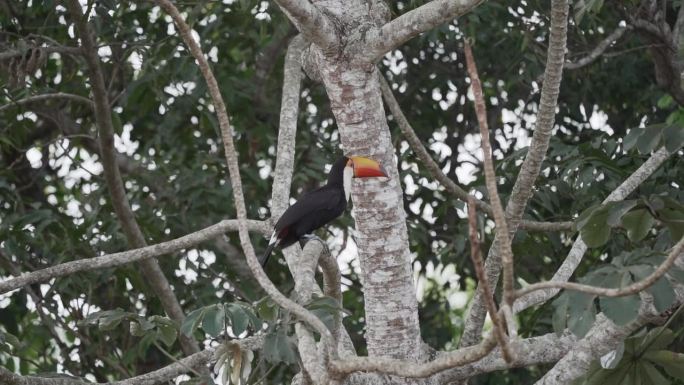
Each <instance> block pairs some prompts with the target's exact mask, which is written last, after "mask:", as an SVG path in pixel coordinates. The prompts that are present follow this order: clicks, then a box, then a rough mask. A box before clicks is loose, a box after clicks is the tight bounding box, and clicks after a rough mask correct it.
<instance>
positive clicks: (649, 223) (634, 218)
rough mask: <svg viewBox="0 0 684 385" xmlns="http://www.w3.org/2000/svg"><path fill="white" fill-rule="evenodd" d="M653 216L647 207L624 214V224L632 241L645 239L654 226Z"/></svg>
mask: <svg viewBox="0 0 684 385" xmlns="http://www.w3.org/2000/svg"><path fill="white" fill-rule="evenodd" d="M654 221H655V220H654V218H653V216H652V215H651V214H650V213H649V212H648V210H646V209H638V210H634V211H632V212H629V213H627V214H625V215H623V216H622V226H624V227H625V229H627V238H629V240H630V241H632V242H639V241H640V240H642V239H644V237H646V235H647V234H648V231H649V230H651V227H653V222H654Z"/></svg>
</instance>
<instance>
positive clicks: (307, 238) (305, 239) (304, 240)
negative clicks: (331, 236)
mask: <svg viewBox="0 0 684 385" xmlns="http://www.w3.org/2000/svg"><path fill="white" fill-rule="evenodd" d="M299 240H300V242H301V244H300V246H301V247H302V249H303V248H304V246H305V245H306V244H307V243H309V241H317V242H319V243H320V244H321V245H322V246H323V250H325V252H326V254H328V255H332V254H330V249H329V248H328V244H327V243H326V242H325V241H324V240H322V239H321V238H320V237H318V236H317V235H314V234H305V235H303V236H302V237H301V238H299Z"/></svg>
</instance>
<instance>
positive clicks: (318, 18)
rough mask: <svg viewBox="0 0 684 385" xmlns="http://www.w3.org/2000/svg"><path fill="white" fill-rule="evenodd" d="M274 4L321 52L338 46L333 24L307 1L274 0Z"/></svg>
mask: <svg viewBox="0 0 684 385" xmlns="http://www.w3.org/2000/svg"><path fill="white" fill-rule="evenodd" d="M275 2H276V3H278V5H279V6H280V8H281V9H282V10H283V12H285V14H286V15H287V17H288V18H289V19H290V20H291V21H292V22H293V23H294V24H295V26H296V27H297V29H298V30H299V31H300V32H301V33H302V35H304V37H305V38H306V40H308V41H310V42H312V43H314V44H316V45H317V46H318V47H320V48H321V49H322V50H323V52H332V51H334V50H335V49H336V48H337V47H338V46H339V37H338V35H337V31H336V30H335V27H334V25H333V23H332V22H331V21H330V19H329V18H328V16H326V15H325V14H323V12H321V11H320V10H319V9H318V8H317V7H316V6H315V5H314V4H312V3H311V2H310V1H309V0H275Z"/></svg>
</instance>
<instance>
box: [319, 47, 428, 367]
mask: <svg viewBox="0 0 684 385" xmlns="http://www.w3.org/2000/svg"><path fill="white" fill-rule="evenodd" d="M319 63H320V66H319V71H320V72H319V73H320V75H321V78H322V80H323V82H324V84H325V88H326V90H327V93H328V97H329V99H330V103H331V107H332V111H333V113H334V115H335V118H336V120H337V126H338V128H339V131H340V137H341V139H342V148H343V151H344V153H345V154H346V155H361V156H368V157H370V158H373V159H376V160H378V161H380V162H381V163H382V164H383V166H384V167H385V168H386V170H387V172H388V175H389V178H388V179H384V178H382V179H366V180H356V181H355V183H354V185H353V188H352V201H353V209H352V215H353V216H354V219H355V221H356V234H355V240H356V243H357V246H358V249H359V259H360V264H361V281H362V282H361V283H362V284H363V291H364V301H365V319H366V342H367V344H368V354H369V355H371V356H386V357H393V358H410V359H420V350H419V349H417V347H419V346H421V343H422V341H421V338H420V327H419V323H418V304H417V301H416V295H415V288H414V285H413V273H412V269H411V256H410V253H409V245H408V233H407V229H406V214H405V212H404V209H403V204H402V190H401V185H400V181H399V173H398V171H397V165H396V162H395V159H394V149H393V147H392V141H391V138H390V133H389V128H388V126H387V120H386V117H385V110H384V108H383V105H382V99H381V93H380V87H379V83H378V71H377V70H376V69H375V66H373V65H366V66H364V65H354V64H352V63H349V62H345V61H342V60H339V58H332V59H328V60H326V59H324V60H321V61H319ZM363 67H366V68H363Z"/></svg>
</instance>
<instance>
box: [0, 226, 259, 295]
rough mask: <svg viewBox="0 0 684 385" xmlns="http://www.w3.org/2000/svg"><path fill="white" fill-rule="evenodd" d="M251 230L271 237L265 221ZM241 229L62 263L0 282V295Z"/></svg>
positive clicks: (222, 228) (211, 228) (209, 229)
mask: <svg viewBox="0 0 684 385" xmlns="http://www.w3.org/2000/svg"><path fill="white" fill-rule="evenodd" d="M248 226H249V228H250V230H252V231H258V232H261V233H262V234H264V235H266V234H269V232H270V229H268V227H267V224H266V223H265V222H261V221H248ZM237 228H238V221H236V220H234V219H233V220H223V221H221V222H219V223H217V224H215V225H212V226H209V227H207V228H204V229H202V230H199V231H196V232H194V233H190V234H188V235H184V236H182V237H180V238H176V239H174V240H171V241H167V242H162V243H157V244H155V245H151V246H145V247H142V248H139V249H132V250H127V251H122V252H119V253H113V254H105V255H103V256H101V257H96V258H89V259H79V260H76V261H71V262H66V263H62V264H59V265H56V266H52V267H48V268H45V269H42V270H38V271H33V272H30V273H23V274H21V275H20V276H18V277H16V278H10V279H6V280H4V281H2V282H0V294H3V293H7V292H9V291H11V290H15V289H18V288H20V287H24V286H26V285H32V284H34V283H39V282H45V281H48V280H50V279H52V278H57V277H63V276H66V275H70V274H75V273H79V272H85V271H92V270H98V269H105V268H108V267H115V266H121V265H125V264H128V263H132V262H136V261H140V260H143V259H146V258H152V257H157V256H161V255H164V254H168V253H172V252H174V251H178V250H181V249H185V248H188V247H190V246H194V245H196V244H198V243H200V242H203V241H206V240H209V239H212V238H214V237H217V236H219V235H221V234H223V233H225V232H227V231H235V230H237Z"/></svg>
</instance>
